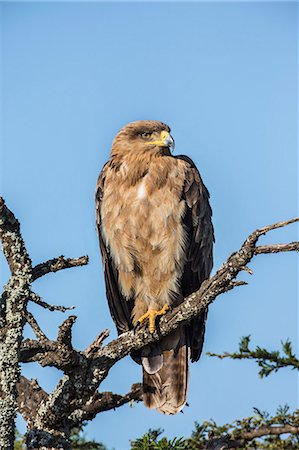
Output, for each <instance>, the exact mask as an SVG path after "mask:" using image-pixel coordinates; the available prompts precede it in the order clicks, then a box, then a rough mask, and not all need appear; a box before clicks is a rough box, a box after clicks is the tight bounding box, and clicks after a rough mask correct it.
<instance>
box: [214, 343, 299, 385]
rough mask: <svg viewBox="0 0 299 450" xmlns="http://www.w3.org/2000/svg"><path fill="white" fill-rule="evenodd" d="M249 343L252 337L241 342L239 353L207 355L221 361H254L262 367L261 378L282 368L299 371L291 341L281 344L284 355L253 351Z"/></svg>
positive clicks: (276, 352) (258, 349) (257, 348)
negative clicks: (226, 359)
mask: <svg viewBox="0 0 299 450" xmlns="http://www.w3.org/2000/svg"><path fill="white" fill-rule="evenodd" d="M249 342H250V336H245V337H243V338H242V339H241V341H240V344H239V351H238V352H234V353H228V352H224V353H223V354H218V353H210V352H209V353H207V355H209V356H214V357H217V358H220V359H224V358H230V359H254V360H255V361H256V362H257V363H258V365H259V367H261V370H260V371H259V375H260V377H264V376H268V375H270V373H271V372H277V371H278V369H281V368H282V367H291V368H292V369H297V370H299V360H298V359H297V358H296V356H295V355H294V354H293V351H292V344H291V342H290V341H288V340H287V341H286V342H282V343H281V344H282V350H283V353H284V355H281V354H280V353H279V352H278V351H272V352H269V351H268V350H266V349H265V348H261V347H256V349H255V350H251V349H250V348H249Z"/></svg>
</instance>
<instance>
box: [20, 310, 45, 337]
mask: <svg viewBox="0 0 299 450" xmlns="http://www.w3.org/2000/svg"><path fill="white" fill-rule="evenodd" d="M25 317H26V320H27V322H28V324H29V325H30V326H31V328H32V330H33V331H34V334H35V336H36V337H37V339H39V340H48V338H47V336H46V335H45V333H44V332H43V331H42V330H41V329H40V327H39V325H38V323H37V321H36V320H35V318H34V317H33V315H32V314H31V313H30V312H28V311H27V313H26V315H25Z"/></svg>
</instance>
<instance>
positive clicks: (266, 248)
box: [254, 242, 299, 255]
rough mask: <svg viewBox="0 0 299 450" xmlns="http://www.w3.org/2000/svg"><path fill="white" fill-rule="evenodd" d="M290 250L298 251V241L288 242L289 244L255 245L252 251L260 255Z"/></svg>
mask: <svg viewBox="0 0 299 450" xmlns="http://www.w3.org/2000/svg"><path fill="white" fill-rule="evenodd" d="M292 251H296V252H298V251H299V242H290V243H289V244H271V245H260V246H259V247H256V249H255V251H254V253H255V254H256V255H261V254H262V253H281V252H292Z"/></svg>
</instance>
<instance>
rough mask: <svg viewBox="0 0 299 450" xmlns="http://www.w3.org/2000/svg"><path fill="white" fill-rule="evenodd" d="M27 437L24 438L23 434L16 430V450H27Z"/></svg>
mask: <svg viewBox="0 0 299 450" xmlns="http://www.w3.org/2000/svg"><path fill="white" fill-rule="evenodd" d="M25 449H26V445H25V436H23V435H22V434H21V433H19V432H18V430H16V436H15V443H14V450H25Z"/></svg>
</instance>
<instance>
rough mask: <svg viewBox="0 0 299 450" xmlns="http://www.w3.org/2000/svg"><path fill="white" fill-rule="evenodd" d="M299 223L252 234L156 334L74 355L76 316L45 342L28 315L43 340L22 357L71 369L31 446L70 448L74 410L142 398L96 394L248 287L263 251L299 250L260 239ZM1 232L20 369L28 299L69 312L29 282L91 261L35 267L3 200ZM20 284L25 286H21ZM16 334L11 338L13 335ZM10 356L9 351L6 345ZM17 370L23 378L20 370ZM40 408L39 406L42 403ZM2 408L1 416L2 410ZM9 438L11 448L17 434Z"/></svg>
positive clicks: (40, 418)
mask: <svg viewBox="0 0 299 450" xmlns="http://www.w3.org/2000/svg"><path fill="white" fill-rule="evenodd" d="M297 221H298V219H293V220H290V221H286V222H279V223H276V224H273V225H269V226H267V227H264V228H261V229H258V230H256V231H255V232H254V233H252V234H251V235H250V236H249V237H248V238H247V239H246V241H245V242H244V243H243V245H242V246H241V248H240V250H239V251H238V252H235V253H233V254H232V255H231V256H230V257H229V258H228V260H227V261H226V262H225V263H224V265H223V266H222V267H221V268H220V269H219V270H218V271H217V272H216V273H215V275H214V276H213V277H211V278H210V279H209V280H206V281H205V282H204V283H203V284H202V285H201V287H200V289H199V290H198V291H197V292H196V293H193V294H192V295H190V296H189V297H187V298H186V299H184V302H183V303H182V304H180V305H179V306H178V307H177V308H175V309H174V310H173V311H171V312H169V313H168V314H167V316H166V317H162V319H161V321H160V326H159V332H157V331H156V332H155V333H154V334H151V333H149V330H148V329H147V328H141V329H139V330H137V331H136V333H134V332H133V331H131V332H128V333H124V334H122V335H121V336H119V337H118V338H117V339H115V340H114V341H112V342H110V343H108V344H107V345H105V346H104V347H101V346H102V341H103V340H104V338H105V337H107V332H106V331H105V332H103V333H102V335H100V336H99V337H98V338H97V339H96V340H95V342H94V343H93V344H92V345H91V346H89V347H88V349H86V351H85V353H83V352H77V351H76V350H74V349H73V347H72V344H71V327H72V325H73V323H74V321H75V317H74V316H71V317H70V318H68V319H67V320H66V321H65V322H64V323H63V324H62V325H61V326H60V328H59V333H58V337H57V340H56V341H51V340H49V339H47V338H46V336H45V335H44V333H43V332H42V331H41V330H40V328H39V327H38V326H37V323H36V322H34V321H33V320H32V318H31V317H30V316H28V315H27V319H28V321H29V322H31V325H32V327H33V329H34V331H35V333H36V335H37V338H38V340H36V341H34V340H29V339H27V340H25V341H24V342H23V343H22V347H21V351H20V359H21V360H22V361H39V362H40V363H41V364H42V365H53V366H55V367H59V368H61V369H62V370H64V371H65V376H64V377H63V378H62V379H61V381H60V382H59V384H58V386H57V387H56V389H55V390H54V392H53V393H52V394H50V395H49V396H47V394H46V396H45V397H44V400H43V401H42V402H41V403H40V404H39V406H38V410H37V411H36V414H34V421H33V423H31V427H32V428H31V430H30V432H29V433H28V442H27V445H28V448H36V447H38V446H46V447H47V446H48V447H51V446H52V447H54V446H55V445H58V443H59V445H60V447H61V448H67V446H68V444H67V441H66V438H68V435H69V432H70V427H71V424H72V423H73V422H72V419H71V417H72V415H73V414H74V413H75V412H77V411H80V410H81V411H82V413H81V414H82V417H84V414H85V417H89V416H88V415H92V414H96V412H97V411H98V412H99V411H101V410H105V408H106V409H107V408H108V409H109V408H110V407H113V406H112V405H114V406H117V405H120V404H123V402H127V401H130V400H128V399H130V398H132V396H133V395H136V396H137V397H138V396H139V394H140V392H139V393H137V392H133V393H132V392H131V393H129V394H127V395H126V396H124V397H123V396H116V395H115V394H109V395H108V394H97V393H96V392H97V389H98V386H99V385H100V383H101V382H102V381H103V380H104V379H105V378H106V376H107V375H108V373H109V370H110V369H111V367H112V366H113V365H114V364H116V363H117V361H119V360H120V359H122V358H123V357H124V356H126V355H128V354H129V353H130V352H132V351H136V350H139V349H141V348H142V347H143V346H145V345H147V344H149V343H151V342H154V341H158V340H160V339H161V337H163V336H166V335H168V334H169V333H171V332H172V331H174V330H175V329H176V328H177V327H178V326H180V325H182V324H184V323H187V322H189V321H190V320H192V319H193V318H195V317H196V316H198V315H199V314H200V313H201V312H202V311H203V310H204V309H206V307H207V306H208V305H209V304H211V303H212V302H213V301H214V300H215V298H216V297H217V296H218V295H220V294H222V293H224V292H228V291H229V290H231V289H233V288H235V287H236V286H241V285H244V284H245V282H243V281H238V280H236V277H237V275H238V274H239V273H240V272H241V271H243V270H247V271H250V269H248V268H247V265H248V263H249V262H250V261H251V259H252V258H253V256H255V255H257V254H261V253H269V252H277V251H279V252H280V251H294V250H298V243H290V244H275V245H273V246H271V245H270V246H262V247H256V244H257V242H258V239H259V237H260V236H262V235H263V234H265V233H267V232H268V231H270V230H274V229H276V228H280V227H284V226H287V225H289V224H291V223H294V222H297ZM0 228H1V229H0V238H1V239H2V242H3V247H4V253H5V256H6V258H7V260H8V263H9V265H10V267H11V270H12V278H11V280H10V282H9V283H8V285H7V286H6V288H5V292H4V296H3V297H2V300H3V299H4V306H5V307H4V308H3V311H5V314H3V317H4V320H5V323H7V322H9V320H11V319H9V317H10V316H11V318H12V319H13V321H14V325H13V324H12V320H11V322H9V325H10V326H11V327H10V328H8V330H13V333H14V336H13V341H12V340H11V339H10V345H11V342H13V343H14V344H15V346H14V353H13V355H14V357H15V360H13V359H12V358H9V359H8V360H5V354H4V352H3V353H2V354H3V358H4V361H8V362H9V364H11V361H13V363H14V364H15V362H16V364H17V359H16V356H17V353H18V350H19V348H20V344H21V337H22V331H23V325H24V321H25V315H26V302H27V299H28V298H30V299H31V300H33V301H35V302H36V303H38V304H39V305H41V306H43V307H46V308H48V309H50V310H51V311H53V310H57V309H58V310H62V311H65V310H66V309H68V308H65V307H59V306H53V305H49V304H47V303H46V302H44V301H43V300H41V299H40V297H39V296H37V295H36V294H35V293H33V292H32V291H31V290H30V283H31V282H32V281H33V280H34V279H37V278H39V277H40V276H43V275H44V274H46V273H49V272H55V271H57V270H62V269H64V268H67V267H74V266H80V265H84V264H86V263H87V259H86V257H82V258H83V259H82V258H78V259H67V260H66V259H64V258H63V257H60V258H56V259H54V260H50V261H47V262H45V263H42V264H40V265H38V266H36V267H35V268H34V269H32V267H31V261H30V259H29V257H28V255H27V253H26V249H25V245H24V242H23V240H22V238H21V235H20V232H19V224H18V222H17V220H16V219H15V218H14V216H13V214H12V213H11V212H10V211H9V210H7V208H6V207H5V206H4V202H3V201H2V203H1V202H0ZM16 244H17V245H16ZM277 249H278V250H277ZM32 274H33V275H32ZM16 280H17V281H18V283H15V281H16ZM10 283H11V284H10ZM20 299H21V301H20ZM8 305H12V306H13V307H15V308H16V305H18V308H19V309H18V308H17V309H14V308H12V309H11V312H13V314H11V315H9V314H8ZM20 305H21V306H20ZM16 317H17V319H18V320H19V324H20V326H18V332H17V334H15V329H14V327H15V324H16ZM8 335H9V333H8ZM2 336H4V337H5V332H4V334H3V333H2V335H1V337H2ZM9 336H10V338H11V335H9ZM16 336H17V337H16ZM45 338H46V339H45ZM6 344H7V343H6ZM4 347H5V346H4ZM4 347H3V348H4ZM0 351H1V349H0ZM5 351H7V346H6V347H5ZM1 356H2V355H1V354H0V357H1ZM14 367H15V366H14ZM10 369H11V368H10ZM15 373H17V374H18V370H17V371H16V372H15ZM8 379H9V378H7V380H8ZM16 381H17V377H14V381H13V383H14V384H12V386H14V387H13V388H10V389H11V393H13V391H14V390H15V384H16ZM2 385H3V383H2ZM2 389H3V386H2ZM137 397H136V398H137ZM12 398H13V402H12V403H11V404H10V406H13V408H12V409H11V411H13V417H14V408H15V396H14V397H13V396H12ZM139 398H140V397H139ZM91 399H92V400H91ZM36 406H37V403H35V407H36ZM0 411H1V413H2V410H0ZM8 416H9V414H7V415H6V417H8ZM10 417H11V415H10ZM3 423H4V422H3ZM5 426H6V425H5ZM6 429H7V426H6ZM9 436H10V443H11V436H12V435H11V433H10V434H9ZM55 440H56V444H55ZM58 441H59V442H58ZM6 442H8V441H6ZM50 444H51V445H50ZM52 444H53V445H52ZM0 448H1V449H2V448H3V449H4V448H5V449H8V448H10V447H9V445H6V446H4V447H1V446H0Z"/></svg>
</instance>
